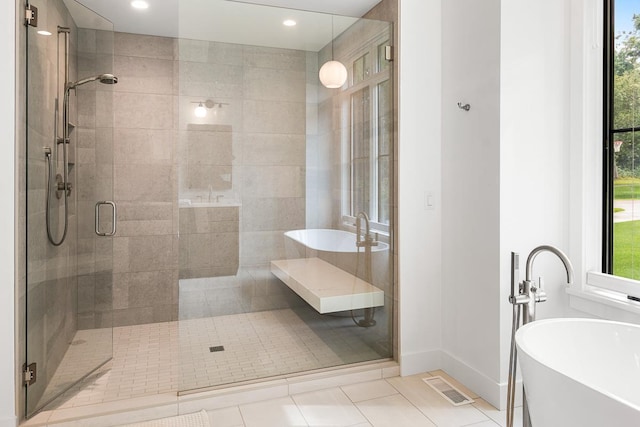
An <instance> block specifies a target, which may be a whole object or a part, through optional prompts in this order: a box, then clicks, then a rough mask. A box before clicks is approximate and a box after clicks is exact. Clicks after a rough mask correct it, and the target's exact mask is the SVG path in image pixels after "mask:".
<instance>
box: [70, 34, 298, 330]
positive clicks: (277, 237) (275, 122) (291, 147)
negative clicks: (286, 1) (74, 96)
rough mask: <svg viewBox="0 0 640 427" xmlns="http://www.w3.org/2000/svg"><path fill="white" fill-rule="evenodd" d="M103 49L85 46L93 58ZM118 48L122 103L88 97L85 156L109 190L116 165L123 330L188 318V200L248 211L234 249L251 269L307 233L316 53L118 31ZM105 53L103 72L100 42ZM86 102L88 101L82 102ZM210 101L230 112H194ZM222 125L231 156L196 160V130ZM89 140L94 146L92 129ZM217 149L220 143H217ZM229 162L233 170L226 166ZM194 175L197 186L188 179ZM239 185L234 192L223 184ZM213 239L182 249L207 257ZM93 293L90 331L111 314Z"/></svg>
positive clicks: (117, 298) (85, 296)
mask: <svg viewBox="0 0 640 427" xmlns="http://www.w3.org/2000/svg"><path fill="white" fill-rule="evenodd" d="M82 32H83V38H85V40H89V41H91V40H100V39H101V38H104V35H102V36H101V35H100V33H101V32H100V31H97V32H96V31H93V30H82ZM92 46H94V45H92V44H91V43H86V44H85V45H83V50H84V51H85V53H90V50H91V49H92ZM113 46H114V58H113V73H114V74H115V75H116V76H117V77H118V78H119V82H118V84H117V85H115V86H114V87H113V90H114V93H113V94H112V96H113V103H112V104H111V103H110V98H108V97H107V96H105V95H104V94H101V90H100V89H97V90H96V91H94V92H92V91H90V90H87V91H82V92H81V91H78V92H79V94H78V96H79V101H78V102H79V104H80V103H82V104H83V105H87V106H88V108H89V109H91V108H93V111H95V120H96V132H97V133H96V134H95V149H94V151H93V153H94V154H93V155H94V156H95V157H92V154H91V152H90V145H91V143H90V142H89V143H88V144H87V148H88V149H89V151H87V152H86V153H84V154H85V156H84V157H83V161H84V162H86V166H90V167H93V168H94V169H95V173H94V175H91V174H89V175H88V177H87V179H94V180H96V182H97V183H98V184H97V185H103V184H100V181H101V178H100V176H99V174H100V173H102V174H103V177H104V179H105V181H106V180H107V179H109V178H110V177H109V172H108V170H109V169H110V168H111V169H112V171H113V195H112V199H113V200H114V201H116V203H117V204H118V232H117V235H116V236H115V237H114V238H113V239H112V242H113V273H114V276H113V324H114V326H120V325H132V324H142V323H151V322H161V321H169V320H176V319H177V317H178V278H179V274H180V269H181V267H183V266H181V264H180V259H181V244H180V240H179V239H180V236H179V231H180V227H179V226H180V224H179V222H180V209H179V204H178V200H179V199H183V198H190V199H195V200H200V201H203V200H208V198H209V194H210V192H212V191H213V192H214V194H213V195H214V196H217V195H220V196H223V197H222V200H229V199H233V200H235V201H236V202H238V204H239V205H240V206H239V222H240V224H239V230H240V233H239V236H238V238H237V239H239V242H231V243H229V248H228V250H235V251H237V250H238V247H239V251H240V254H239V260H240V265H242V266H256V265H265V264H267V263H268V262H269V261H270V260H272V259H278V258H282V257H284V240H283V236H282V233H283V231H286V230H289V229H294V228H302V227H304V221H305V184H304V182H305V121H306V113H305V102H306V93H305V92H306V56H307V54H306V53H305V52H300V51H292V50H284V49H271V48H262V47H254V46H242V45H233V44H224V43H216V42H201V41H190V40H177V39H171V38H163V37H154V36H143V35H134V34H124V33H115V34H114V38H113ZM95 49H96V51H95V53H96V62H97V67H99V66H101V63H100V61H101V59H100V52H99V50H100V43H99V42H97V43H96V44H95ZM103 64H106V62H104V59H103ZM110 71H111V70H108V69H96V70H95V72H96V73H103V72H110ZM82 96H87V97H88V98H87V99H85V100H83V101H81V100H80V99H81V98H82ZM93 96H95V97H96V98H95V100H94V99H93V98H92V97H93ZM207 99H210V100H213V101H215V102H217V103H223V106H222V108H219V107H216V108H214V109H211V110H209V114H208V115H207V117H206V118H205V119H198V118H196V117H195V116H194V115H193V109H194V107H195V106H196V105H197V102H201V101H204V100H207ZM194 102H196V104H193V103H194ZM110 114H112V117H113V120H114V123H115V125H114V127H113V128H112V129H107V127H105V128H104V129H103V131H104V132H102V131H98V129H99V128H100V121H101V120H102V119H101V118H100V117H101V116H102V115H105V116H109V115H110ZM194 125H207V126H205V127H204V128H203V127H202V126H200V127H198V126H195V127H194ZM216 126H218V127H219V128H220V129H224V131H225V132H226V133H227V135H228V133H229V132H230V134H231V149H232V153H231V156H228V155H226V154H225V156H220V154H221V153H217V152H216V151H215V149H211V147H206V145H205V148H207V150H209V151H207V150H205V151H200V152H199V156H194V153H193V152H192V153H191V155H190V153H189V150H190V149H191V150H194V149H195V148H194V145H193V144H189V141H194V140H196V141H197V140H199V138H193V137H192V136H193V135H191V134H190V133H192V132H200V131H202V129H209V130H210V129H216ZM109 131H111V132H112V136H113V149H112V150H111V147H110V138H109V136H110V134H109ZM100 134H102V135H103V137H104V138H103V140H101V141H99V136H98V135H100ZM84 136H85V137H87V138H89V140H91V138H94V135H93V134H92V133H91V131H90V130H89V129H87V131H86V134H85V135H84ZM190 137H191V138H190ZM205 143H206V141H205ZM211 145H212V146H213V147H215V146H216V141H215V135H214V136H213V137H212V141H211ZM80 146H82V143H81V144H80ZM200 149H202V145H201V146H200ZM220 158H228V159H229V160H230V162H231V164H229V165H224V164H222V165H221V164H219V163H220V160H219V159H220ZM198 159H199V160H198ZM216 159H218V160H216ZM111 164H113V166H111ZM82 166H83V164H82V163H81V164H80V165H79V168H80V169H82ZM80 169H79V170H80ZM87 170H89V168H87ZM187 171H188V173H189V176H190V179H184V178H185V176H186V175H185V174H186V172H187ZM222 175H223V176H222ZM194 177H195V178H194ZM208 179H209V180H210V181H207V180H208ZM229 181H230V185H229V188H221V187H220V185H219V184H220V182H229ZM207 182H210V184H209V185H206V184H207ZM193 183H197V185H194V184H193ZM103 190H105V191H107V190H108V188H106V187H105V188H103ZM225 198H226V199H225ZM195 209H199V208H195ZM87 215H88V212H87ZM89 218H91V219H93V214H91V216H90V217H89ZM209 240H211V239H209ZM203 241H208V240H203V239H199V240H198V239H192V240H190V241H189V244H188V245H184V244H183V245H182V250H183V251H184V250H188V251H189V252H190V253H198V254H199V256H203V254H204V256H206V254H207V253H208V252H211V250H210V248H209V247H207V245H205V244H203ZM221 241H224V239H220V240H213V244H220V242H221ZM183 259H184V258H183ZM86 284H87V288H90V287H93V291H92V290H91V289H84V290H85V292H82V293H81V295H80V298H81V299H80V301H79V305H80V306H81V307H83V310H84V316H83V318H85V319H88V320H87V321H86V323H85V324H84V325H83V326H84V327H97V326H100V322H99V319H100V318H103V317H104V316H105V314H106V313H104V312H102V310H103V308H104V306H101V305H100V298H99V293H100V292H103V291H104V290H105V289H107V290H108V288H104V287H103V288H102V291H101V290H100V289H99V286H100V279H99V278H95V280H93V281H87V282H86Z"/></svg>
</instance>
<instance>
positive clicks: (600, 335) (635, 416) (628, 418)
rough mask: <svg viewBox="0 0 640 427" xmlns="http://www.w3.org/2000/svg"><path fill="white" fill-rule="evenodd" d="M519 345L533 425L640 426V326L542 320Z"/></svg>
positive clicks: (519, 337)
mask: <svg viewBox="0 0 640 427" xmlns="http://www.w3.org/2000/svg"><path fill="white" fill-rule="evenodd" d="M516 344H517V346H518V359H519V360H520V366H521V370H522V378H523V382H524V388H525V392H526V395H527V402H528V404H529V412H530V414H531V424H532V426H533V427H560V426H561V427H573V426H575V427H603V426H615V427H632V426H633V427H638V426H640V326H638V325H631V324H628V323H620V322H613V321H607V320H594V319H548V320H539V321H536V322H532V323H529V324H527V325H525V326H523V327H521V328H520V329H519V330H518V331H517V332H516Z"/></svg>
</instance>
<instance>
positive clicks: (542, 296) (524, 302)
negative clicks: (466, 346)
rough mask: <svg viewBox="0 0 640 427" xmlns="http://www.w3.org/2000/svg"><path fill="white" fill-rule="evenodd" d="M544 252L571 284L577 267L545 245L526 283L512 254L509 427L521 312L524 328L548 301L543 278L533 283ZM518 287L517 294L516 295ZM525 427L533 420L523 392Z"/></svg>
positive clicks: (531, 256)
mask: <svg viewBox="0 0 640 427" xmlns="http://www.w3.org/2000/svg"><path fill="white" fill-rule="evenodd" d="M542 252H551V253H553V254H554V255H556V256H557V257H558V258H560V261H562V263H563V264H564V268H565V270H566V271H567V284H569V285H570V284H571V283H573V266H572V265H571V261H569V258H568V257H567V256H566V255H565V254H564V252H562V251H561V250H560V249H558V248H556V247H554V246H549V245H542V246H538V247H537V248H535V249H534V250H532V251H531V253H530V254H529V256H528V257H527V265H526V269H525V280H524V281H523V282H522V283H519V281H520V255H519V254H517V253H515V252H511V295H510V296H509V302H510V303H511V304H512V305H513V323H512V328H511V354H510V357H509V382H508V386H507V427H513V410H514V405H515V396H516V368H517V359H516V351H517V350H516V339H515V338H516V337H515V335H516V330H517V329H518V328H519V326H520V308H521V307H522V324H523V325H525V324H527V323H529V322H533V321H534V320H536V304H537V303H539V302H545V301H546V300H547V293H546V292H545V291H544V289H542V277H540V279H539V283H538V286H536V284H535V282H534V281H533V280H532V279H531V272H532V270H533V261H534V260H535V259H536V257H537V256H538V255H539V254H540V253H542ZM516 286H517V287H518V288H517V293H516ZM522 426H523V427H531V419H530V417H529V407H528V405H527V397H526V395H525V393H524V389H523V391H522Z"/></svg>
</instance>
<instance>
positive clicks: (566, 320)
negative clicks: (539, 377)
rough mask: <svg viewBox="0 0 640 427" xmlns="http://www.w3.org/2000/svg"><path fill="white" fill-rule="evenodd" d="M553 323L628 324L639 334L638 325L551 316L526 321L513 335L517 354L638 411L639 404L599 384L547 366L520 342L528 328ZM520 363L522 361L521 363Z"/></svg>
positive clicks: (523, 380)
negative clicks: (550, 317) (521, 354)
mask: <svg viewBox="0 0 640 427" xmlns="http://www.w3.org/2000/svg"><path fill="white" fill-rule="evenodd" d="M553 323H598V324H608V325H621V326H625V327H627V326H630V327H632V328H634V329H637V330H638V332H639V335H640V325H636V324H633V323H627V322H619V321H615V320H607V319H589V318H582V317H560V318H552V319H541V320H536V321H534V322H531V323H528V324H526V325H523V326H522V327H520V328H519V329H518V330H517V331H516V336H515V340H516V347H517V349H518V354H520V353H523V354H524V355H525V356H526V357H528V358H530V359H531V360H532V361H533V362H535V363H536V364H539V365H542V366H544V367H545V368H546V369H549V370H551V371H553V372H554V373H556V374H558V375H562V376H564V377H566V378H568V379H570V380H571V381H574V382H576V383H578V384H580V385H582V386H584V387H587V388H589V389H591V390H594V391H596V392H598V393H600V394H602V395H604V396H606V397H608V398H610V399H612V400H615V401H616V402H620V403H621V404H623V405H626V406H628V407H630V408H633V409H634V410H636V411H638V412H639V413H640V404H636V403H633V402H631V401H629V400H627V399H624V398H622V397H620V396H618V395H616V394H613V393H612V392H611V391H608V390H605V389H603V388H602V387H599V386H594V385H593V384H587V383H585V381H583V380H581V379H579V378H576V377H575V376H574V375H570V374H568V373H566V372H562V371H560V370H558V369H556V368H555V367H552V366H549V365H548V364H546V363H544V362H543V361H541V360H540V358H539V357H538V355H536V354H535V352H534V353H532V351H531V346H530V345H528V344H526V343H525V344H524V345H523V343H522V341H523V340H524V338H523V335H526V333H527V332H528V331H529V330H530V329H534V328H536V327H542V326H544V325H548V324H553ZM521 365H522V363H521ZM522 377H523V378H522V382H523V384H526V378H524V374H523V375H522Z"/></svg>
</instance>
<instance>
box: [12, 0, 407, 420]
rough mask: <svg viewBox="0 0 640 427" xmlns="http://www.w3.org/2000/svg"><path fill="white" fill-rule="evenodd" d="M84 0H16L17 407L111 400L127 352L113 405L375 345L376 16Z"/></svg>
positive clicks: (380, 261)
mask: <svg viewBox="0 0 640 427" xmlns="http://www.w3.org/2000/svg"><path fill="white" fill-rule="evenodd" d="M80 3H85V4H91V6H92V7H93V8H94V9H95V10H96V11H97V12H98V13H100V14H102V15H105V16H106V17H107V18H111V16H110V15H109V12H110V9H111V6H109V5H108V4H107V2H100V1H95V0H84V1H80V2H76V1H74V0H34V1H33V2H32V5H33V6H35V7H37V8H38V14H39V24H38V27H28V30H27V36H26V37H27V58H28V61H27V67H26V68H27V70H26V78H27V82H28V91H27V95H26V98H27V115H28V117H27V138H26V141H27V143H26V147H23V151H24V156H23V157H24V159H22V160H21V161H22V162H23V164H22V166H23V167H24V170H25V176H26V183H25V184H24V187H25V188H24V193H25V213H26V215H25V216H26V230H27V245H26V246H27V253H26V264H27V265H26V270H27V286H26V288H27V289H26V294H25V307H26V315H25V317H26V322H25V326H26V331H25V336H26V343H25V346H24V347H25V348H26V350H25V351H26V355H25V358H24V359H25V360H26V361H27V362H28V363H27V365H31V364H32V363H35V365H34V366H35V368H36V369H35V370H32V371H35V377H36V381H35V382H33V383H32V384H31V385H29V386H28V387H26V405H25V406H26V409H25V413H26V414H27V416H30V415H32V414H34V413H36V412H37V411H39V410H41V409H42V408H43V407H46V405H47V404H48V402H51V401H52V400H53V399H55V398H56V397H58V396H60V395H62V396H63V398H68V399H69V400H71V399H77V396H78V395H79V394H80V393H81V391H82V390H83V387H84V388H91V387H93V386H94V385H95V384H97V383H98V382H100V385H101V386H100V387H95V388H94V390H98V389H100V392H104V395H101V396H100V400H101V401H103V402H104V401H108V400H110V399H111V400H117V399H123V397H122V396H121V395H116V394H117V393H115V394H114V396H111V395H110V394H109V390H119V389H123V388H124V387H120V385H119V384H116V383H114V381H117V377H118V375H107V374H106V372H109V369H112V368H113V366H115V365H116V361H117V359H118V355H119V354H120V353H119V351H124V352H125V353H126V351H125V350H126V349H127V348H128V349H129V350H127V351H129V352H131V351H133V350H131V349H132V348H133V349H135V351H136V352H140V355H139V359H140V360H153V361H157V363H155V362H154V363H143V364H142V365H143V366H141V367H135V369H136V371H137V370H139V369H148V370H149V371H148V372H145V373H143V374H141V376H143V377H144V380H145V381H149V382H154V381H155V382H154V383H153V384H150V385H149V387H147V388H148V389H149V390H152V389H153V390H154V391H147V390H145V389H144V388H142V389H141V390H140V393H142V394H136V393H137V392H138V391H137V390H133V388H134V387H132V386H131V385H129V387H128V391H127V393H128V394H127V397H126V398H127V399H128V398H132V397H138V396H142V395H145V393H160V392H162V393H164V392H171V393H174V392H175V393H178V394H187V393H194V392H198V391H202V390H206V389H211V388H219V387H225V386H228V385H230V384H242V383H245V382H255V381H257V380H261V379H264V378H283V377H289V376H294V375H299V374H301V373H304V372H310V371H317V370H323V369H327V368H332V367H337V366H343V365H347V364H354V363H367V362H372V361H380V360H388V359H389V358H392V357H393V347H394V309H395V308H394V245H393V242H394V217H393V212H394V209H393V204H394V189H395V185H394V172H393V165H394V127H393V126H394V125H393V119H394V108H395V106H394V96H393V87H394V84H393V78H394V76H393V67H392V66H391V58H390V48H391V44H392V40H393V28H392V25H391V24H390V23H388V22H382V21H376V20H369V19H362V18H353V17H344V16H332V15H327V14H321V13H313V12H305V11H296V10H287V9H282V8H274V7H265V6H259V5H255V4H246V3H241V2H232V1H209V2H202V1H201V0H181V1H180V2H176V4H175V6H176V10H175V11H174V12H175V13H172V16H173V17H174V18H175V22H172V23H171V25H161V26H156V28H161V30H156V31H148V32H146V30H145V29H147V28H150V27H151V24H153V23H149V22H142V21H137V22H138V23H140V24H141V25H137V26H134V27H125V28H128V30H127V31H118V29H119V28H123V25H125V24H124V23H121V22H114V23H113V24H112V23H111V22H110V21H109V20H108V19H105V18H103V17H101V16H100V15H98V14H97V13H94V12H92V11H90V10H89V9H87V8H85V7H84V6H82V5H81V4H80ZM114 16H115V15H114ZM137 19H138V20H144V19H145V18H144V16H140V17H138V18H137ZM285 20H293V21H296V24H297V25H295V26H285V25H283V22H284V21H285ZM143 23H144V24H145V25H142V24H143ZM114 26H115V31H114ZM42 30H47V31H48V32H49V33H51V34H50V35H45V34H40V33H38V31H42ZM162 31H164V32H162ZM67 40H68V42H69V46H68V49H67V48H66V41H67ZM65 51H66V54H65ZM67 59H68V63H69V67H67V66H66V64H67ZM330 60H337V61H340V62H341V63H342V64H343V65H344V66H345V68H346V72H347V80H346V81H345V82H344V84H343V85H342V86H341V87H339V88H332V89H329V88H326V87H324V86H323V85H322V84H321V83H320V81H319V79H318V72H319V69H320V68H321V67H322V65H323V64H324V63H325V62H327V61H330ZM67 68H68V72H67ZM65 75H66V77H65ZM115 78H117V84H115V85H114V84H102V83H114V82H115V81H114V80H115ZM65 105H66V107H65ZM65 111H66V114H64V113H65ZM65 118H67V119H68V120H65ZM67 121H68V123H66V122H67ZM65 153H66V154H65ZM58 175H59V176H58ZM47 200H48V203H47ZM65 223H66V229H67V231H66V236H65V238H64V240H63V241H62V242H60V240H61V237H62V236H63V235H64V234H65V233H64V229H65ZM47 224H48V225H47ZM154 328H155V329H154ZM152 329H153V330H154V331H156V332H154V333H155V334H156V335H157V336H154V341H153V343H151V340H150V337H149V335H150V334H151V333H150V332H149V331H150V330H152ZM160 330H161V331H162V333H159V332H158V331H160ZM114 337H115V338H114ZM120 338H122V339H120ZM155 338H157V340H156V339H155ZM139 339H143V340H141V341H140V342H138V341H136V340H139ZM119 346H120V347H119ZM126 346H129V347H126ZM122 349H125V350H122ZM123 354H124V353H123ZM128 354H129V353H128ZM135 356H136V357H133V358H132V359H131V360H132V362H131V363H135V359H137V358H138V353H135ZM112 359H113V362H112V363H110V364H107V365H106V366H105V363H106V362H108V361H109V360H112ZM122 359H123V360H124V359H126V357H123V358H122ZM128 360H129V359H127V363H129V361H128ZM120 365H122V363H120ZM100 367H103V368H102V369H98V368H100ZM126 368H127V369H134V367H133V366H131V367H129V366H127V367H126ZM130 382H131V381H130ZM105 390H106V391H105ZM159 390H160V391H159ZM96 393H97V391H96ZM74 402H76V400H74Z"/></svg>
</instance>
